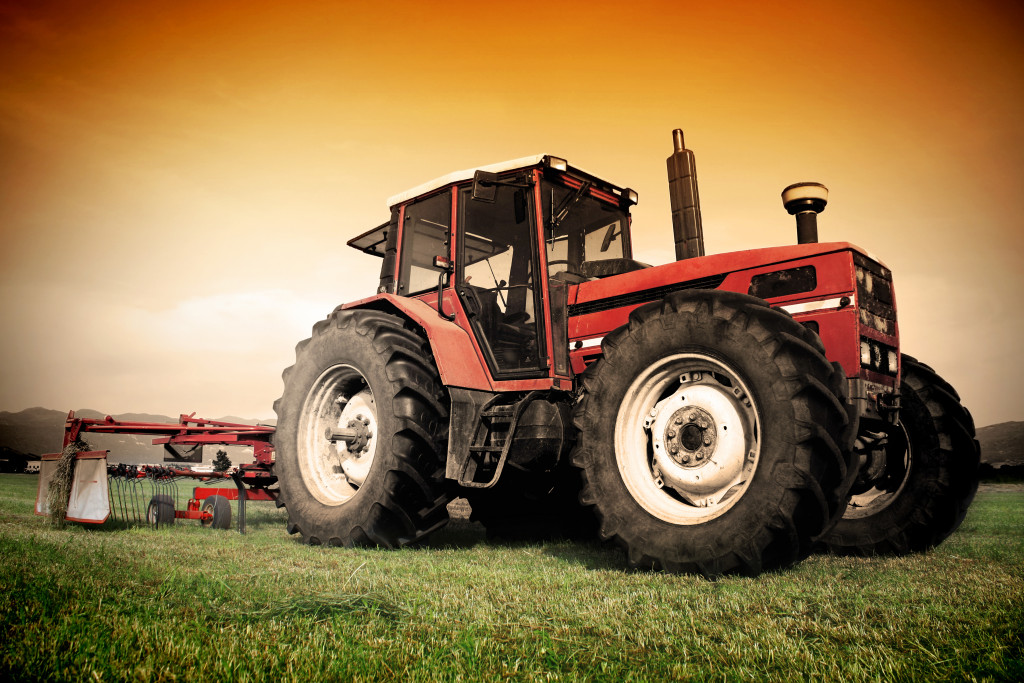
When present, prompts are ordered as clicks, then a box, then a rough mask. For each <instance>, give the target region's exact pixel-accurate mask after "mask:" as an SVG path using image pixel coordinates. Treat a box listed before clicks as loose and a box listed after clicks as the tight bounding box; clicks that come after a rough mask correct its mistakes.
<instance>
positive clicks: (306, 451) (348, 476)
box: [297, 365, 377, 505]
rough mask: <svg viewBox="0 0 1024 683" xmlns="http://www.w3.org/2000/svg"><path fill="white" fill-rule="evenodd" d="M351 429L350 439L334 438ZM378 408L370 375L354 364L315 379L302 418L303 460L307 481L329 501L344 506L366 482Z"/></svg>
mask: <svg viewBox="0 0 1024 683" xmlns="http://www.w3.org/2000/svg"><path fill="white" fill-rule="evenodd" d="M335 430H351V431H354V432H356V434H357V436H356V437H355V438H353V439H350V440H338V439H334V440H332V439H331V438H330V433H331V432H332V431H335ZM376 434H377V410H376V405H375V403H374V399H373V393H372V392H371V391H370V389H369V387H368V386H367V384H366V379H365V378H364V377H363V376H362V375H361V374H360V373H359V371H358V370H356V369H355V368H353V367H351V366H349V365H335V366H333V367H331V368H328V369H327V370H325V371H324V372H323V373H321V375H320V376H319V377H318V378H317V379H316V381H315V382H313V386H312V387H311V388H310V390H309V393H308V394H307V395H306V401H305V403H304V404H303V406H302V418H301V419H300V421H299V432H298V449H297V450H298V461H299V471H300V472H301V473H302V479H303V481H304V482H305V484H306V488H307V489H308V490H309V492H310V493H311V494H313V497H314V498H316V499H317V500H318V501H320V502H321V503H323V504H324V505H341V504H343V503H345V502H347V501H348V500H349V499H351V498H352V497H353V496H354V495H356V493H357V492H358V491H359V488H360V487H361V486H362V485H363V483H364V482H365V481H366V477H367V476H368V474H369V471H370V467H371V466H372V465H373V459H374V454H375V452H376V449H377V438H376Z"/></svg>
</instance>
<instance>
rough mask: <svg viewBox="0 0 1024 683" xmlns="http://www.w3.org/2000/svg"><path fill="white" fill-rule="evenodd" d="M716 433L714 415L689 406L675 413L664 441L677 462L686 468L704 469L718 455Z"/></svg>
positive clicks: (667, 428) (669, 422) (668, 425)
mask: <svg viewBox="0 0 1024 683" xmlns="http://www.w3.org/2000/svg"><path fill="white" fill-rule="evenodd" d="M717 431H718V430H717V427H716V425H715V418H713V417H712V416H711V413H709V412H708V411H706V410H704V409H703V408H700V407H698V406H690V407H687V408H683V409H681V410H677V411H676V412H675V413H673V414H672V417H671V419H670V420H669V421H668V424H667V426H666V428H665V435H664V437H663V441H664V443H665V447H666V448H667V449H668V453H669V455H670V456H672V459H673V460H674V461H675V462H676V463H678V464H679V465H681V466H683V467H690V468H693V467H701V466H703V465H704V463H705V462H706V461H708V460H710V459H711V458H712V457H713V456H714V454H715V448H716V447H717V446H718V435H717Z"/></svg>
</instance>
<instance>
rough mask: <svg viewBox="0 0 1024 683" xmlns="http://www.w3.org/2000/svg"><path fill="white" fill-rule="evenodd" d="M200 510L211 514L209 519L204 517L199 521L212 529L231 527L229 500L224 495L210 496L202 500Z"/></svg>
mask: <svg viewBox="0 0 1024 683" xmlns="http://www.w3.org/2000/svg"><path fill="white" fill-rule="evenodd" d="M202 511H203V512H209V513H210V514H212V515H213V517H211V518H210V519H204V520H202V521H201V522H200V523H201V524H202V525H203V526H205V527H211V528H213V529H228V528H230V527H231V501H229V500H228V499H227V498H225V497H224V496H210V497H209V498H207V499H206V500H204V501H203V507H202Z"/></svg>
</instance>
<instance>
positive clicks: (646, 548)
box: [572, 292, 850, 576]
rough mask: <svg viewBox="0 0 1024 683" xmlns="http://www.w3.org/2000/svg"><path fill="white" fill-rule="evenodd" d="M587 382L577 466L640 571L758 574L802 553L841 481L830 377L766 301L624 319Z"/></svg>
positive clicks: (841, 414) (715, 297) (669, 302)
mask: <svg viewBox="0 0 1024 683" xmlns="http://www.w3.org/2000/svg"><path fill="white" fill-rule="evenodd" d="M602 346H603V351H604V356H603V358H602V359H601V360H600V361H598V362H597V363H595V364H594V365H593V366H591V368H590V369H588V371H587V373H586V374H585V375H584V380H583V386H584V392H583V396H582V399H581V401H580V403H579V404H578V405H577V409H576V415H575V421H576V426H577V427H578V428H579V430H580V436H579V439H578V441H577V446H576V448H575V450H574V451H573V456H572V460H573V463H574V464H575V465H576V466H577V467H579V468H580V469H581V470H582V473H583V478H584V487H583V492H582V496H581V500H582V502H583V503H584V504H587V505H592V506H593V507H594V509H595V510H596V512H597V515H598V517H599V518H600V534H601V536H602V537H603V538H606V539H615V540H616V541H617V542H618V543H620V544H621V545H623V546H625V548H626V550H627V553H628V558H629V562H630V564H631V565H632V566H634V567H638V568H651V569H658V568H661V569H665V570H668V571H686V572H698V573H702V574H705V575H708V576H713V575H718V574H723V573H731V572H736V573H745V574H757V573H759V572H761V571H764V570H768V569H773V568H777V567H782V566H786V565H788V564H791V563H793V562H795V561H797V560H799V559H801V558H803V557H804V556H806V555H807V554H808V553H809V552H810V548H811V541H812V539H813V538H814V537H815V536H816V535H818V534H820V533H821V532H822V531H823V530H825V529H826V528H827V527H828V525H829V524H830V523H832V522H833V520H834V519H835V518H836V517H838V515H839V514H840V510H841V504H842V501H843V500H845V496H846V492H847V489H848V486H849V481H848V479H847V477H846V474H847V470H848V467H849V466H850V460H849V457H850V456H849V454H848V453H847V452H844V449H843V448H842V444H844V443H846V441H847V438H846V436H847V434H846V428H847V424H848V419H847V414H846V411H845V408H844V406H845V398H846V393H845V392H846V382H845V378H844V377H843V375H842V372H841V369H840V368H838V367H837V366H834V365H832V364H831V363H829V362H828V361H827V360H826V359H825V357H824V348H823V347H822V345H821V341H820V339H819V338H818V337H817V335H815V334H813V333H812V332H810V331H808V330H806V329H805V328H804V327H803V326H801V325H800V324H798V323H796V322H795V321H794V320H793V319H792V318H791V317H790V316H788V315H787V314H786V313H784V312H780V311H776V310H773V309H771V308H769V307H768V306H766V305H765V304H764V302H763V301H761V300H759V299H755V298H753V297H749V296H746V295H742V294H735V293H731V292H687V293H681V294H677V295H673V296H671V297H669V298H667V299H665V300H664V301H663V302H659V303H654V304H649V305H647V306H643V307H641V308H638V309H637V310H635V311H634V312H633V313H632V314H631V315H630V319H629V323H628V324H627V325H626V326H624V327H622V328H620V329H619V330H617V331H616V332H614V333H612V334H610V335H608V336H607V337H605V340H604V343H603V345H602Z"/></svg>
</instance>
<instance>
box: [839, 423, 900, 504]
mask: <svg viewBox="0 0 1024 683" xmlns="http://www.w3.org/2000/svg"><path fill="white" fill-rule="evenodd" d="M900 429H902V430H903V437H904V441H905V442H906V443H907V448H906V450H905V451H904V453H903V476H902V478H901V479H900V485H899V486H898V487H897V488H896V490H895V491H886V490H884V489H880V488H878V487H877V486H872V487H871V488H870V489H868V490H867V491H863V492H862V493H858V494H855V495H851V496H850V500H849V501H848V502H847V504H846V510H844V511H843V519H861V518H863V517H870V516H872V515H876V514H878V513H879V512H881V511H882V510H884V509H885V508H887V507H889V506H890V505H892V504H893V503H894V502H895V501H896V499H897V498H899V497H900V494H902V493H903V489H904V488H906V486H907V480H908V479H910V469H911V467H913V457H912V454H911V451H910V437H909V435H908V434H907V430H906V427H905V426H903V425H900ZM858 441H860V439H858Z"/></svg>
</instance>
